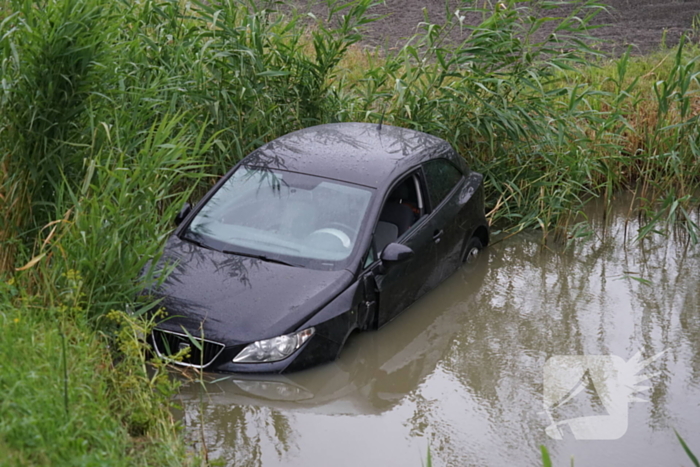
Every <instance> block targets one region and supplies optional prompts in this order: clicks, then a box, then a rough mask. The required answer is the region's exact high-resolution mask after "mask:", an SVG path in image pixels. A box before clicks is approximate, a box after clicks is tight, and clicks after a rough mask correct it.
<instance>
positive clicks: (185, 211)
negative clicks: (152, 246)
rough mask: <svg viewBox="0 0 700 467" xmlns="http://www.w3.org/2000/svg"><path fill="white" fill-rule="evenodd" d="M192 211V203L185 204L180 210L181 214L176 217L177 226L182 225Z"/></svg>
mask: <svg viewBox="0 0 700 467" xmlns="http://www.w3.org/2000/svg"><path fill="white" fill-rule="evenodd" d="M191 210H192V205H191V204H190V203H185V204H184V205H183V206H182V209H180V212H178V213H177V216H175V225H180V224H182V221H184V220H185V217H187V215H188V214H189V213H190V211H191Z"/></svg>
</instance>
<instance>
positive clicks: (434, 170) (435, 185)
mask: <svg viewBox="0 0 700 467" xmlns="http://www.w3.org/2000/svg"><path fill="white" fill-rule="evenodd" d="M423 171H424V172H425V177H426V179H427V180H426V182H427V184H428V192H429V193H430V202H431V203H432V206H433V208H435V207H437V205H438V204H440V203H442V201H443V200H444V199H445V198H446V197H447V195H448V194H449V193H450V191H452V189H453V188H454V187H455V185H457V183H458V182H459V180H460V179H461V178H462V172H460V171H459V170H458V169H457V168H456V167H455V166H454V165H452V164H451V163H450V162H449V161H448V160H447V159H435V160H432V161H429V162H426V163H425V164H423Z"/></svg>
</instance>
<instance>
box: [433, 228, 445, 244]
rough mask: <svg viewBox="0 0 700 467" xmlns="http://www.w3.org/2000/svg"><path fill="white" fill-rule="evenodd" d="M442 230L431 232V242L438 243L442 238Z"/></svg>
mask: <svg viewBox="0 0 700 467" xmlns="http://www.w3.org/2000/svg"><path fill="white" fill-rule="evenodd" d="M442 232H443V231H442V230H436V231H435V232H433V241H434V242H435V243H440V238H441V237H442Z"/></svg>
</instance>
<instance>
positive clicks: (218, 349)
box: [149, 123, 489, 373]
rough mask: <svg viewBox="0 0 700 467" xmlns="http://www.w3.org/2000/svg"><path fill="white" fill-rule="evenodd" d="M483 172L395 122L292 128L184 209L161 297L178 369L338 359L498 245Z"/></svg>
mask: <svg viewBox="0 0 700 467" xmlns="http://www.w3.org/2000/svg"><path fill="white" fill-rule="evenodd" d="M482 178H483V177H482V176H481V175H480V174H478V173H476V172H472V171H470V170H469V168H468V167H467V166H466V164H465V162H464V160H463V159H462V158H461V157H460V156H459V155H458V154H457V153H456V152H455V150H454V149H453V148H452V147H451V146H450V145H449V144H448V143H447V142H445V141H444V140H442V139H440V138H437V137H434V136H431V135H428V134H425V133H421V132H418V131H413V130H407V129H403V128H398V127H392V126H387V125H376V124H365V123H337V124H328V125H320V126H315V127H311V128H306V129H304V130H300V131H296V132H294V133H290V134H288V135H286V136H283V137H281V138H278V139H276V140H274V141H271V142H270V143H268V144H265V145H264V146H262V147H261V148H259V149H257V150H256V151H254V152H253V153H252V154H250V155H249V156H247V157H246V158H244V159H243V160H242V161H241V162H240V163H239V164H237V165H236V166H235V167H234V168H233V169H232V170H231V171H230V172H229V173H228V174H226V176H225V177H223V178H222V179H221V180H220V181H219V182H218V183H217V184H216V186H214V188H213V189H212V190H211V191H210V192H209V193H208V194H207V195H206V196H205V197H204V198H203V199H202V200H201V201H200V202H199V203H198V204H197V206H196V207H194V208H193V209H190V208H189V206H186V207H185V208H184V209H183V211H182V212H181V213H180V215H179V216H178V219H177V222H178V224H179V225H178V228H177V229H176V230H175V232H174V234H173V235H172V236H171V237H170V239H169V240H168V242H167V244H166V246H165V250H164V253H163V256H162V258H161V259H160V261H159V263H158V267H159V268H160V269H168V268H170V269H172V270H171V271H170V272H169V275H168V276H167V278H166V279H165V280H164V281H163V283H162V284H161V285H160V286H158V287H156V288H154V289H153V290H151V291H149V293H150V294H151V295H154V296H155V297H157V298H161V299H162V301H161V306H162V307H163V309H164V310H165V313H166V318H165V319H163V320H162V321H161V322H160V323H159V324H158V325H157V327H156V329H155V330H154V331H153V333H152V335H151V343H152V345H153V347H154V349H155V350H156V352H157V353H158V354H160V355H162V356H165V357H172V356H173V355H175V354H178V358H175V359H174V361H173V362H174V363H176V364H179V365H185V366H191V367H197V368H205V369H207V370H211V371H225V372H237V373H251V372H256V373H259V372H266V373H281V372H290V371H296V370H300V369H303V368H307V367H309V366H312V365H318V364H320V363H324V362H328V361H332V360H334V359H335V358H336V357H337V356H338V354H339V352H340V350H341V349H342V348H343V345H344V344H345V341H346V340H347V338H348V336H349V335H350V334H351V333H352V332H353V331H355V330H369V329H377V328H379V327H381V326H383V325H384V324H386V323H388V322H389V321H391V320H392V319H393V318H394V317H395V316H396V315H398V314H399V313H400V312H401V311H402V310H404V309H405V308H406V307H408V306H409V305H410V304H411V303H413V302H414V301H415V300H416V299H418V298H419V297H420V296H421V295H423V294H425V293H426V292H428V291H429V290H431V289H433V288H434V287H435V286H436V285H438V284H439V283H440V282H442V281H443V280H444V279H446V278H447V277H448V276H450V275H451V274H452V273H453V272H454V271H455V270H456V269H457V268H458V267H459V266H460V265H461V264H462V263H463V262H471V261H473V260H474V259H475V257H476V255H477V254H478V252H479V250H480V249H482V248H483V247H484V246H486V245H487V244H488V241H489V230H488V224H487V222H486V218H485V214H484V199H483V187H482Z"/></svg>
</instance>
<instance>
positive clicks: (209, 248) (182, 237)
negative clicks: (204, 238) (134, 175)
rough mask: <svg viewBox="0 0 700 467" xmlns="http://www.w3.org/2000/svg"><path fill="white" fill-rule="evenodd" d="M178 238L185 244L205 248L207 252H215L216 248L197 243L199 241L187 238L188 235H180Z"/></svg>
mask: <svg viewBox="0 0 700 467" xmlns="http://www.w3.org/2000/svg"><path fill="white" fill-rule="evenodd" d="M180 238H181V239H182V240H184V241H186V242H190V243H194V244H195V245H197V246H199V247H202V248H205V249H207V250H214V251H217V250H216V248H212V247H210V246H209V245H207V244H205V243H203V242H201V241H199V240H196V239H194V238H192V237H190V236H188V235H182V236H180Z"/></svg>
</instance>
